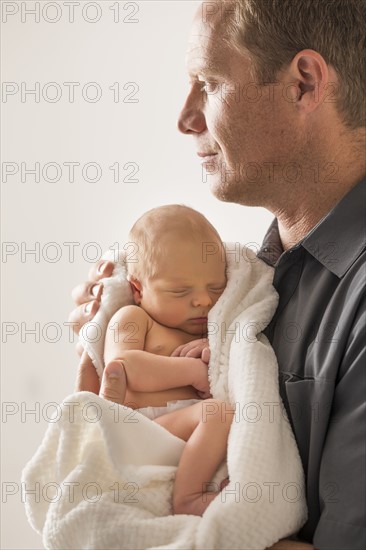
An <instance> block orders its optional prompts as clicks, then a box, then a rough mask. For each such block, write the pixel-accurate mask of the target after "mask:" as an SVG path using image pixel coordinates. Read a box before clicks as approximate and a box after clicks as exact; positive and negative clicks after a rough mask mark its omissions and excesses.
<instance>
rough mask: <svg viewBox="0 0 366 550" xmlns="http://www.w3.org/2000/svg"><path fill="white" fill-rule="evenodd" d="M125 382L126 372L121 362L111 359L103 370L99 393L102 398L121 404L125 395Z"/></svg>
mask: <svg viewBox="0 0 366 550" xmlns="http://www.w3.org/2000/svg"><path fill="white" fill-rule="evenodd" d="M126 383H127V380H126V373H125V369H124V367H123V364H122V362H121V361H112V362H111V363H108V365H107V366H106V368H105V369H104V371H103V378H102V384H101V388H100V393H99V395H100V397H103V399H107V400H108V401H113V402H114V403H119V404H120V405H123V404H124V401H125V395H126Z"/></svg>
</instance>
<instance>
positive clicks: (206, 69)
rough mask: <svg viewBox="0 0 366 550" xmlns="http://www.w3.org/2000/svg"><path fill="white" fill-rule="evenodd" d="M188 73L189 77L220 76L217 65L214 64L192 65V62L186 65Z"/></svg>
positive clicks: (220, 72)
mask: <svg viewBox="0 0 366 550" xmlns="http://www.w3.org/2000/svg"><path fill="white" fill-rule="evenodd" d="M187 68H188V73H189V75H191V76H198V75H202V76H217V75H220V74H222V71H220V70H219V68H218V67H217V65H215V64H214V63H205V62H203V63H202V62H200V63H194V62H188V63H187Z"/></svg>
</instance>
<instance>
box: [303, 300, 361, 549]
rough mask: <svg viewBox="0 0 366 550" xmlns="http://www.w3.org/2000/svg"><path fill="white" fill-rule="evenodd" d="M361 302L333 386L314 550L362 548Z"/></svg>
mask: <svg viewBox="0 0 366 550" xmlns="http://www.w3.org/2000/svg"><path fill="white" fill-rule="evenodd" d="M365 327H366V301H365V300H363V303H362V306H361V307H360V308H359V309H358V312H357V315H356V317H355V320H354V323H353V326H352V328H351V331H350V333H349V334H350V336H349V339H348V343H347V346H346V349H345V352H344V355H343V358H342V362H341V366H340V370H339V376H338V380H337V381H336V387H335V393H334V400H333V404H332V411H331V416H330V422H329V426H328V431H327V435H326V439H325V444H324V449H323V454H322V458H321V464H320V477H319V501H320V507H321V515H320V520H319V523H318V525H317V528H316V530H315V534H314V540H313V544H314V546H315V548H317V549H318V550H328V549H329V550H348V549H349V550H361V549H362V550H363V549H364V548H366V526H365V518H366V479H365V478H366V452H365V450H366V440H365V427H366V401H365V399H366V329H365Z"/></svg>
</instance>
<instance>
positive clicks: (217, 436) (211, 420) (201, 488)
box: [155, 399, 234, 516]
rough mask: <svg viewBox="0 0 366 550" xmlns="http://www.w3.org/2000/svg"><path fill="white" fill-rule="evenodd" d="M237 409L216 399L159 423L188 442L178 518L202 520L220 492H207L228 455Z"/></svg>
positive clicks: (177, 489)
mask: <svg viewBox="0 0 366 550" xmlns="http://www.w3.org/2000/svg"><path fill="white" fill-rule="evenodd" d="M233 414H234V409H233V408H232V407H231V406H230V405H228V404H227V403H224V402H223V401H219V400H216V399H206V400H205V401H202V403H196V404H195V405H192V406H190V407H187V408H185V409H180V410H177V411H173V412H171V413H168V414H164V415H162V416H159V417H158V418H156V419H155V422H157V423H158V424H160V425H161V426H163V427H164V428H166V429H167V430H169V431H170V432H171V433H172V434H174V435H176V436H177V437H180V438H181V439H184V440H185V441H187V444H186V446H185V448H184V450H183V453H182V456H181V459H180V462H179V465H178V470H177V474H176V478H175V484H174V494H173V511H174V513H175V514H192V515H196V516H201V515H202V514H203V512H204V511H205V510H206V508H207V506H208V505H209V504H210V502H211V501H212V500H213V499H214V498H215V497H216V496H217V495H218V494H219V493H220V491H215V492H207V488H208V486H209V483H210V481H211V480H212V478H213V476H214V474H215V472H216V470H217V468H218V467H219V465H220V464H221V462H222V461H223V460H224V458H225V456H226V451H227V438H228V435H229V431H230V426H231V423H232V419H233Z"/></svg>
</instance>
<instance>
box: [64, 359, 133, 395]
mask: <svg viewBox="0 0 366 550" xmlns="http://www.w3.org/2000/svg"><path fill="white" fill-rule="evenodd" d="M75 391H90V392H92V393H95V394H97V395H99V396H100V397H102V398H103V399H107V400H108V401H113V402H114V403H119V404H120V405H123V403H124V398H125V394H126V374H125V371H124V368H123V366H122V364H120V363H118V362H117V361H113V362H112V363H109V364H108V365H107V366H106V368H105V369H104V371H103V378H102V383H100V381H99V377H98V375H97V371H96V370H95V367H94V365H93V363H92V360H91V359H90V357H89V355H88V354H87V353H86V351H84V352H83V354H82V356H81V360H80V363H79V369H78V374H77V379H76V387H75Z"/></svg>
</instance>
